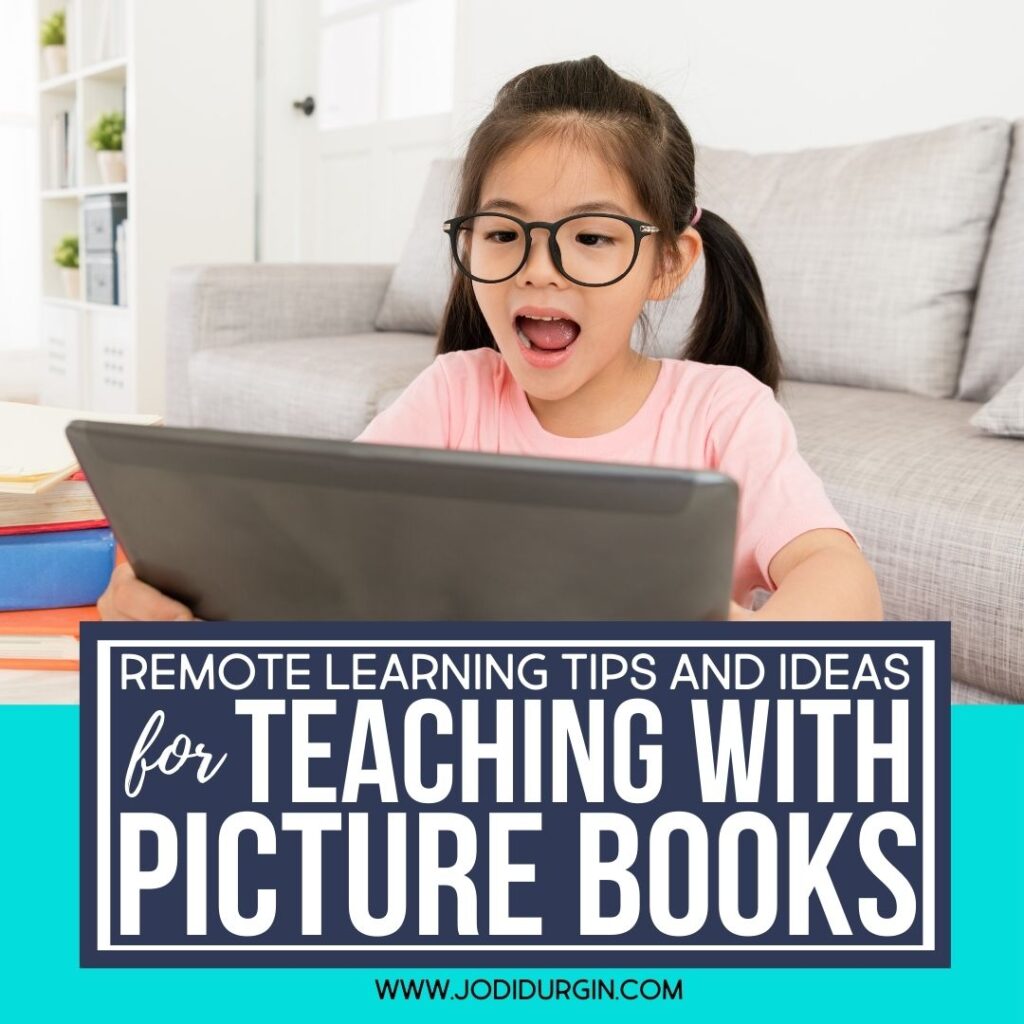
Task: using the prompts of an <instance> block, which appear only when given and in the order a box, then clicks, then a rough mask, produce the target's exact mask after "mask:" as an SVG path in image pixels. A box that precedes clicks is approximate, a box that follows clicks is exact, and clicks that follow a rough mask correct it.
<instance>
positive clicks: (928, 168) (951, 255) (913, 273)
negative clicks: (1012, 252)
mask: <svg viewBox="0 0 1024 1024" xmlns="http://www.w3.org/2000/svg"><path fill="white" fill-rule="evenodd" d="M1009 133H1010V126H1009V124H1008V122H1006V121H1002V120H998V119H994V118H986V119H978V120H974V121H967V122H965V123H963V124H956V125H951V126H950V127H947V128H942V129H939V130H937V131H931V132H922V133H919V134H915V135H904V136H900V137H897V138H891V139H883V140H881V141H878V142H868V143H864V144H861V145H856V146H843V147H836V148H830V149H817V150H804V151H801V152H796V153H776V154H758V155H753V154H749V153H743V152H738V151H733V150H715V149H707V148H704V147H701V148H700V149H699V150H698V154H697V188H698V201H699V202H700V204H701V205H702V206H706V207H707V208H708V209H710V210H713V211H714V212H715V213H718V214H720V215H721V216H723V217H724V218H725V219H726V220H727V221H729V222H730V223H731V224H732V225H733V227H735V228H736V229H737V230H738V231H739V232H740V234H741V235H742V236H743V237H744V239H745V240H746V242H747V244H748V246H749V248H750V251H751V253H752V255H753V256H754V259H755V262H756V264H757V266H758V269H759V271H760V273H761V276H762V281H763V283H764V286H765V293H766V295H767V297H768V306H769V311H770V313H771V316H772V319H773V322H774V324H775V327H776V331H777V334H778V340H779V345H780V348H781V350H782V356H783V360H784V363H785V369H786V375H787V376H789V377H791V378H794V379H797V380H806V381H818V382H822V383H832V384H850V385H856V386H860V387H873V388H885V389H889V390H894V391H907V392H912V393H916V394H922V395H932V396H935V397H946V396H951V395H952V394H953V393H954V391H955V390H956V386H957V378H958V375H959V372H960V363H961V358H962V355H963V351H964V343H965V339H966V336H967V329H968V323H969V318H970V311H971V304H972V300H973V296H974V290H975V288H976V287H977V283H978V277H979V275H980V272H981V264H982V258H983V256H984V252H985V246H986V243H987V241H988V235H989V228H990V225H991V222H992V219H993V216H994V212H995V209H996V204H997V201H998V197H999V190H1000V187H1001V183H1002V178H1003V172H1004V167H1005V161H1006V153H1007V149H1008V146H1009ZM698 230H699V226H698ZM675 333H676V334H677V335H678V334H679V333H680V331H679V330H678V328H677V329H676V331H675Z"/></svg>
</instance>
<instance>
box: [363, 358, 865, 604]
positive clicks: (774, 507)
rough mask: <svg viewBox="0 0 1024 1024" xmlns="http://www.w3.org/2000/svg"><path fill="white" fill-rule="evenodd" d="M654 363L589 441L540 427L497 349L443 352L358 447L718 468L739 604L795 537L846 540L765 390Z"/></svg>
mask: <svg viewBox="0 0 1024 1024" xmlns="http://www.w3.org/2000/svg"><path fill="white" fill-rule="evenodd" d="M659 362H660V363H661V370H660V372H659V374H658V378H657V380H656V381H655V384H654V387H653V389H652V390H651V393H650V394H649V395H648V396H647V399H646V400H645V401H644V404H643V405H642V406H641V407H640V409H639V410H638V411H637V412H636V414H635V415H634V416H633V417H632V418H631V419H630V420H629V421H628V422H626V423H624V424H623V425H622V426H621V427H618V428H617V429H615V430H612V431H609V432H608V433H606V434H598V435H596V436H594V437H561V436H560V435H558V434H552V433H550V432H549V431H547V430H545V429H544V427H542V426H541V424H540V422H539V421H538V420H537V417H536V416H535V415H534V413H533V410H532V409H531V408H530V403H529V401H528V400H527V397H526V394H525V392H524V391H523V389H522V388H521V387H520V386H519V385H518V384H517V383H516V380H515V378H514V377H513V376H512V374H511V373H510V372H509V370H508V367H507V365H506V363H505V360H504V359H503V358H502V357H501V355H500V353H498V352H496V351H495V350H494V349H490V348H478V349H472V350H471V351H468V352H449V353H447V354H445V355H441V356H438V357H437V358H436V359H435V360H434V361H433V363H431V364H430V366H428V367H427V368H426V369H425V370H424V371H423V372H422V373H421V374H420V375H419V376H418V377H417V378H416V379H415V380H414V381H413V382H412V383H411V384H410V385H409V387H408V388H407V389H406V390H405V391H404V392H403V393H402V395H401V396H400V397H399V398H398V399H396V401H395V402H394V403H393V404H392V405H390V406H389V407H388V408H386V409H385V410H384V411H383V412H381V413H380V414H379V415H378V416H377V417H376V418H375V419H374V420H373V422H372V423H370V424H369V426H367V427H366V429H365V430H364V431H363V432H362V433H361V434H360V435H359V437H357V438H356V440H357V441H369V442H374V443H377V444H399V445H416V446H422V447H428V448H454V449H459V450H463V451H475V452H497V453H504V454H509V455H538V456H547V457H549V458H565V459H589V460H593V461H596V462H626V463H639V464H641V465H647V466H668V467H674V468H677V469H714V470H718V471H720V472H722V473H725V474H727V475H728V476H731V477H732V478H733V479H734V480H735V481H736V482H737V483H738V484H739V492H740V495H739V522H738V526H737V538H736V555H735V563H734V570H733V586H732V596H733V600H735V601H737V602H738V603H740V604H742V605H744V606H746V607H749V606H750V603H751V598H752V593H753V591H754V590H755V589H757V588H763V589H765V590H775V589H776V587H775V585H774V584H773V582H772V581H771V579H770V577H769V575H768V563H769V562H771V560H772V558H773V557H774V555H775V554H776V553H777V552H778V551H779V550H780V548H782V547H784V546H785V545H786V544H787V543H788V542H789V541H791V540H793V539H794V538H795V537H797V536H799V535H800V534H801V533H804V532H806V531H807V530H814V529H818V528H820V527H831V528H834V529H838V530H845V531H846V532H847V533H849V534H850V536H851V537H853V534H852V532H851V531H850V528H849V527H848V526H847V525H846V523H845V522H844V521H843V519H842V518H841V517H840V515H839V514H838V513H837V512H836V510H835V509H834V508H833V507H832V504H831V502H830V501H829V499H828V497H827V496H826V494H825V489H824V487H823V486H822V483H821V480H819V479H818V477H817V476H816V475H815V473H814V472H813V471H812V470H811V468H810V467H809V466H808V465H807V463H806V462H805V461H804V460H803V458H802V456H801V455H800V454H799V453H798V451H797V446H796V435H795V433H794V430H793V424H792V422H791V421H790V419H789V417H788V416H787V415H786V412H785V410H784V409H783V408H782V406H781V405H779V403H778V402H777V401H776V400H775V396H774V394H773V393H772V390H771V388H769V387H768V386H767V385H765V384H762V383H761V382H760V381H759V380H757V378H756V377H754V376H752V375H751V374H749V373H748V372H747V371H746V370H743V369H740V368H739V367H737V366H718V365H712V364H706V363H697V362H693V361H691V360H678V359H661V360H659ZM853 539H854V541H855V542H857V539H856V537H854V538H853ZM857 545H858V547H859V546H860V543H859V542H857Z"/></svg>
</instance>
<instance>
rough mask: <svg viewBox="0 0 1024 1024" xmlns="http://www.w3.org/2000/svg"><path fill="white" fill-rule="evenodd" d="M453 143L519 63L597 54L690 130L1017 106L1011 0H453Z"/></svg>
mask: <svg viewBox="0 0 1024 1024" xmlns="http://www.w3.org/2000/svg"><path fill="white" fill-rule="evenodd" d="M460 32H461V38H460V40H459V52H460V53H461V56H462V59H461V61H460V67H459V71H458V79H457V82H456V112H455V113H456V118H455V121H456V132H457V133H456V138H455V139H454V140H453V142H454V144H455V145H456V146H458V145H460V144H464V143H465V140H466V138H467V137H468V134H469V132H470V131H471V130H472V127H473V125H474V124H475V123H476V122H477V121H478V120H479V119H480V117H482V116H483V114H484V113H486V111H487V108H488V106H489V104H490V102H491V100H492V98H493V95H494V92H495V90H496V89H497V88H498V87H499V86H500V85H501V83H502V82H504V81H505V80H506V79H507V78H509V77H510V76H511V75H513V74H515V73H516V72H517V71H520V70H522V69H524V68H526V67H529V66H531V65H533V64H540V63H545V62H547V61H553V60H565V59H568V58H573V57H582V56H587V55H589V54H591V53H596V54H598V55H599V56H601V57H602V58H604V59H605V60H606V61H607V62H608V63H609V64H611V65H612V66H613V67H615V69H616V70H618V71H619V72H621V73H623V74H626V75H629V76H632V77H637V78H639V79H641V80H642V81H643V82H644V83H645V84H647V85H650V86H652V87H653V88H655V89H657V90H658V91H660V92H662V93H664V95H665V96H666V97H667V98H668V99H669V100H671V101H672V102H673V104H675V105H676V108H677V109H678V110H679V112H680V114H681V116H682V118H683V120H684V121H685V122H686V124H687V126H688V127H689V128H690V131H691V134H692V135H693V137H694V139H695V140H696V141H698V142H699V143H702V144H704V145H709V146H718V147H727V148H740V149H749V150H753V151H770V150H792V149H803V148H806V147H811V146H831V145H842V144H846V143H854V142H861V141H866V140H869V139H876V138H882V137H885V136H888V135H898V134H903V133H906V132H914V131H921V130H925V129H929V128H935V127H939V126H941V125H946V124H951V123H953V122H956V121H960V120H965V119H968V118H973V117H980V116H992V115H994V116H1001V117H1006V118H1017V117H1022V116H1024V58H1022V55H1021V41H1022V39H1024V5H1021V4H1019V3H1015V2H1010V3H1007V2H1005V0H1003V2H996V0H972V2H969V3H968V2H963V0H961V2H956V3H954V2H950V0H938V2H935V0H933V2H930V3H925V2H922V0H896V2H894V0H860V2H858V3H856V4H854V3H849V2H847V3H841V4H840V3H835V2H825V3H823V2H817V3H812V2H810V0H772V2H770V3H759V2H755V0H724V2H723V0H718V2H714V3H709V2H705V3H695V2H692V0H686V2H675V0H628V2H625V3H604V2H600V3H595V2H592V0H554V2H551V0H517V2H516V3H515V4H514V5H513V4H509V3H494V2H491V0H466V2H465V3H464V5H463V18H462V23H461V27H460Z"/></svg>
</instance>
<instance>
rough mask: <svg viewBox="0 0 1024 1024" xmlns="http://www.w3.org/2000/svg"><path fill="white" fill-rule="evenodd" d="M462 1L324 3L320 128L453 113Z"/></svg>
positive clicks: (333, 0) (343, 0)
mask: <svg viewBox="0 0 1024 1024" xmlns="http://www.w3.org/2000/svg"><path fill="white" fill-rule="evenodd" d="M455 4H456V0H377V2H373V3H366V2H359V0H322V3H321V8H320V15H321V32H320V61H319V64H320V72H319V74H320V82H319V97H320V108H319V111H320V112H319V126H320V129H321V130H322V131H336V130H338V129H345V128H353V127H356V126H358V125H364V124H370V123H372V122H375V121H396V120H404V119H407V118H415V117H427V116H429V115H432V114H443V113H447V112H449V111H450V110H451V109H452V96H453V90H454V77H455Z"/></svg>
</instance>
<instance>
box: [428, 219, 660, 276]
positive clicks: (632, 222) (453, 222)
mask: <svg viewBox="0 0 1024 1024" xmlns="http://www.w3.org/2000/svg"><path fill="white" fill-rule="evenodd" d="M473 217H504V218H505V219H506V220H511V221H514V222H515V223H516V224H518V225H519V226H520V227H521V228H522V229H523V232H524V234H525V237H526V249H525V250H524V252H523V258H522V261H521V262H520V264H519V266H518V267H516V269H515V270H513V271H512V273H511V274H508V275H507V276H505V277H497V278H493V279H491V278H483V277H476V276H475V275H474V274H471V273H470V272H469V271H468V270H467V269H466V268H465V267H464V266H463V265H462V261H461V260H460V259H459V248H458V241H459V231H461V230H462V225H463V224H465V222H466V221H467V220H471V219H472V218H473ZM584 217H604V218H606V219H607V220H617V221H621V222H622V223H623V224H628V225H629V227H631V228H632V229H633V258H632V259H631V260H630V261H629V266H628V267H626V269H625V270H624V271H623V272H622V273H621V274H619V276H618V277H614V278H612V280H610V281H604V282H603V283H601V284H590V283H588V282H586V281H580V280H578V279H577V278H575V277H573V276H572V275H571V274H568V273H566V270H565V268H564V267H563V266H562V253H561V250H560V249H559V248H558V243H557V242H556V241H555V235H556V234H557V232H558V229H559V228H560V227H561V226H562V225H563V224H567V223H568V222H569V221H571V220H580V219H582V218H584ZM534 228H545V229H546V230H547V233H548V252H549V253H550V255H551V262H552V263H554V265H555V269H556V270H557V271H558V272H559V273H560V274H561V275H562V277H564V278H565V279H566V280H567V281H572V283H573V284H578V285H579V286H580V287H582V288H607V287H608V286H609V285H612V284H616V283H618V282H619V281H621V280H622V279H623V278H624V277H625V276H626V275H627V274H628V273H629V272H630V271H631V270H632V269H633V267H634V266H635V264H636V261H637V257H638V256H639V255H640V243H641V242H642V241H643V240H644V238H646V237H647V236H648V235H654V234H657V233H658V232H659V231H660V230H661V229H660V228H659V227H657V226H656V225H654V224H648V223H647V222H646V221H642V220H637V219H636V218H635V217H627V216H625V215H624V214H619V213H574V214H572V215H570V216H568V217H563V218H562V219H561V220H555V221H547V220H531V221H526V220H522V219H521V218H520V217H515V216H513V215H512V214H511V213H505V212H498V211H496V210H478V211H477V212H476V213H467V214H465V215H464V216H462V217H452V218H451V219H450V220H446V221H445V222H444V225H443V230H444V233H445V234H446V235H447V236H448V238H449V240H450V242H451V246H452V258H453V259H454V260H455V266H456V267H458V269H459V271H460V272H461V273H463V274H465V275H466V277H468V278H469V279H470V280H472V281H476V282H478V283H479V284H501V283H502V282H503V281H509V280H511V279H512V278H513V277H515V276H516V274H518V273H519V271H521V270H522V269H523V267H525V266H526V264H527V263H528V262H529V259H530V247H531V246H532V245H533V229H534Z"/></svg>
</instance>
